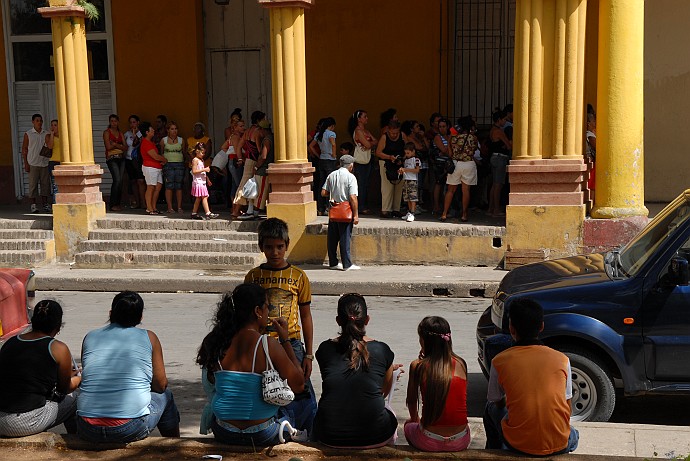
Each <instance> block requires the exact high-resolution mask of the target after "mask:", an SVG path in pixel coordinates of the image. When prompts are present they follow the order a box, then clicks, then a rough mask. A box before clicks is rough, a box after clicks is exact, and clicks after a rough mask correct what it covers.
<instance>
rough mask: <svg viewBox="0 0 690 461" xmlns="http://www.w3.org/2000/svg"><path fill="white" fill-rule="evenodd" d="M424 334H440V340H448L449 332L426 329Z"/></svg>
mask: <svg viewBox="0 0 690 461" xmlns="http://www.w3.org/2000/svg"><path fill="white" fill-rule="evenodd" d="M426 334H428V335H431V336H440V337H441V339H442V340H444V341H445V342H449V341H450V333H436V332H435V331H428V330H427V331H426Z"/></svg>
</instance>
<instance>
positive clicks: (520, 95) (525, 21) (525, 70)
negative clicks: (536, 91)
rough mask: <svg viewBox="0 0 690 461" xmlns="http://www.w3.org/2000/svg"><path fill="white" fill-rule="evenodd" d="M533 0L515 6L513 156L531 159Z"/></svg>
mask: <svg viewBox="0 0 690 461" xmlns="http://www.w3.org/2000/svg"><path fill="white" fill-rule="evenodd" d="M531 1H532V0H517V4H516V6H515V14H516V18H515V83H514V93H515V103H514V106H513V109H514V111H515V112H514V116H515V117H514V125H513V158H514V159H529V157H530V152H529V144H528V143H529V131H528V130H529V111H530V104H529V103H530V100H529V81H530V67H529V58H530V53H529V50H530V30H531V20H530V19H531V15H532V13H531V11H532V4H531Z"/></svg>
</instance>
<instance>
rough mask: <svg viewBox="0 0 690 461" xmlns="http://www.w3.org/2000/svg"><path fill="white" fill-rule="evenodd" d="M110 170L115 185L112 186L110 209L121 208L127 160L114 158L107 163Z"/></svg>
mask: <svg viewBox="0 0 690 461" xmlns="http://www.w3.org/2000/svg"><path fill="white" fill-rule="evenodd" d="M105 163H106V165H108V170H110V176H111V177H112V178H113V184H112V185H111V186H110V200H109V202H108V207H109V208H112V207H114V206H120V198H121V196H122V179H123V176H124V174H125V159H124V158H122V157H120V158H113V159H110V160H108V161H107V162H105Z"/></svg>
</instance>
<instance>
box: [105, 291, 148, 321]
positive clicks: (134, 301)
mask: <svg viewBox="0 0 690 461" xmlns="http://www.w3.org/2000/svg"><path fill="white" fill-rule="evenodd" d="M143 314H144V300H143V299H141V296H139V293H136V292H134V291H122V292H120V293H118V294H116V295H115V297H114V298H113V304H112V306H111V307H110V323H116V324H118V325H119V326H121V327H125V328H128V327H134V326H137V325H139V324H140V323H141V317H142V316H143Z"/></svg>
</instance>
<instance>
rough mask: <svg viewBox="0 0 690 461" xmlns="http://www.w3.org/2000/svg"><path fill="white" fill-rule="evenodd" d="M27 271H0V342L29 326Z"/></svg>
mask: <svg viewBox="0 0 690 461" xmlns="http://www.w3.org/2000/svg"><path fill="white" fill-rule="evenodd" d="M33 275H34V273H33V271H31V270H29V269H0V340H7V339H9V338H10V337H12V336H14V335H16V334H18V333H20V332H21V331H22V330H23V329H24V328H26V327H27V326H28V325H29V314H28V309H27V303H26V298H27V292H26V285H27V283H28V282H29V280H30V279H31V277H33Z"/></svg>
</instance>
